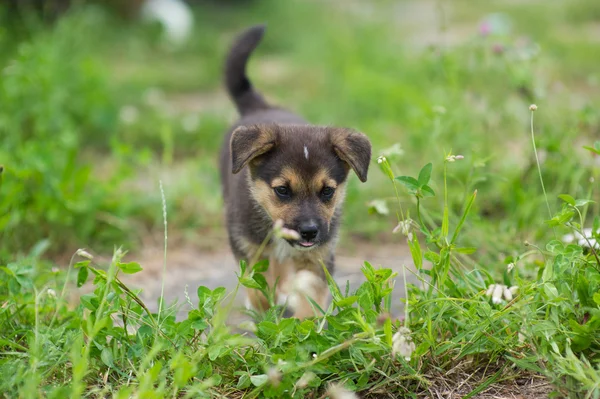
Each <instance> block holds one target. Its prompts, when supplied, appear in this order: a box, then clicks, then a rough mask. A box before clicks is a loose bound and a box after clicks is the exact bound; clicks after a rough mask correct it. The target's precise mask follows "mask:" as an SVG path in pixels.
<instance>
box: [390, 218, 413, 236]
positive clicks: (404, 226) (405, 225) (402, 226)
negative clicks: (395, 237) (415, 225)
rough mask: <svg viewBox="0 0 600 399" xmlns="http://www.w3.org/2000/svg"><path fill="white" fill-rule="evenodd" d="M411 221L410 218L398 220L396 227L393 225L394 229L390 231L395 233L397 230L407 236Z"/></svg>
mask: <svg viewBox="0 0 600 399" xmlns="http://www.w3.org/2000/svg"><path fill="white" fill-rule="evenodd" d="M411 223H412V220H411V219H404V220H401V221H400V222H398V225H397V226H396V227H394V230H392V233H393V234H396V233H398V232H401V233H402V234H403V235H405V236H408V235H409V234H410V226H411Z"/></svg>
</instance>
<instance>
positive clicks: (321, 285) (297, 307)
mask: <svg viewBox="0 0 600 399" xmlns="http://www.w3.org/2000/svg"><path fill="white" fill-rule="evenodd" d="M309 298H310V299H312V300H313V301H314V302H316V303H317V304H318V305H319V307H320V308H321V309H323V310H326V309H327V306H328V302H329V288H328V287H327V283H326V281H325V280H324V278H322V277H320V276H318V275H317V274H315V273H314V272H311V271H309V270H300V271H298V272H297V273H296V275H295V276H294V280H293V283H292V284H291V287H290V293H289V294H288V301H287V302H288V306H289V307H290V308H291V309H290V310H291V311H292V312H293V313H292V314H293V317H297V318H298V319H306V318H308V317H316V316H319V314H318V312H319V311H318V309H317V308H315V307H314V306H313V304H312V303H311V302H310V301H309Z"/></svg>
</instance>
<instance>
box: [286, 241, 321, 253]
mask: <svg viewBox="0 0 600 399" xmlns="http://www.w3.org/2000/svg"><path fill="white" fill-rule="evenodd" d="M286 241H287V242H288V244H290V245H291V246H292V247H294V248H296V249H299V250H301V251H310V250H311V249H314V248H316V247H318V246H319V243H318V242H317V241H304V240H286Z"/></svg>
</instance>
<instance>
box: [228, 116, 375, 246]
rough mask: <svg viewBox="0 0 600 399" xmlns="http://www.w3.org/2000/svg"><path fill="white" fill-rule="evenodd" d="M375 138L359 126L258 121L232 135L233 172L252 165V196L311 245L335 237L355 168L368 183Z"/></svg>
mask: <svg viewBox="0 0 600 399" xmlns="http://www.w3.org/2000/svg"><path fill="white" fill-rule="evenodd" d="M370 160H371V143H370V142H369V140H368V139H367V137H366V136H365V135H364V134H362V133H358V132H356V131H353V130H350V129H343V128H331V127H316V126H305V125H253V126H242V127H239V128H237V129H236V130H235V131H234V132H233V134H232V136H231V161H232V171H233V173H238V172H239V171H240V170H242V169H243V168H244V167H245V166H248V168H249V170H250V173H249V179H250V182H249V185H250V191H251V193H252V196H253V197H254V199H255V200H256V201H257V203H258V204H259V205H260V206H261V207H262V208H263V209H264V211H265V212H266V213H267V214H268V215H269V216H270V217H271V219H272V220H273V221H275V220H277V219H281V220H283V222H284V226H285V227H286V228H289V229H293V230H296V231H297V232H298V233H299V234H300V237H301V238H300V240H297V241H291V240H290V241H288V242H289V243H290V245H292V246H294V247H295V248H298V249H311V248H315V247H317V246H319V245H321V244H324V243H326V242H328V241H329V240H330V239H331V238H332V236H333V233H334V232H333V229H332V223H335V222H336V218H337V217H339V211H340V210H341V205H342V202H343V200H344V194H345V182H346V178H347V177H348V173H349V171H350V169H352V170H354V172H355V173H356V174H357V175H358V178H359V179H360V180H361V181H363V182H365V181H366V180H367V172H368V169H369V162H370Z"/></svg>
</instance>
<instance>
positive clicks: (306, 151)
mask: <svg viewBox="0 0 600 399" xmlns="http://www.w3.org/2000/svg"><path fill="white" fill-rule="evenodd" d="M304 158H306V160H307V161H308V147H306V145H304Z"/></svg>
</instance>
